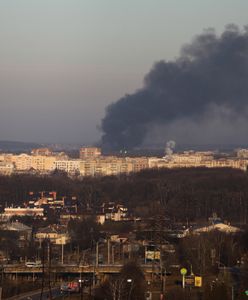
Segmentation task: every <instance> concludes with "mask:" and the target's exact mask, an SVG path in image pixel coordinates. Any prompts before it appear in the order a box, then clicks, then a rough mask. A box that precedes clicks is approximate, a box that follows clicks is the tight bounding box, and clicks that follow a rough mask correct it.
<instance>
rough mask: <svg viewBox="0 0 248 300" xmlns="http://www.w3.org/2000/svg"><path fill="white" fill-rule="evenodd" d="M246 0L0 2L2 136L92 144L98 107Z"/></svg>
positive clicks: (234, 16)
mask: <svg viewBox="0 0 248 300" xmlns="http://www.w3.org/2000/svg"><path fill="white" fill-rule="evenodd" d="M247 11H248V1H247V0H235V1H234V0H218V1H216V0H187V1H184V0H153V1H151V0H125V1H119V0H104V1H103V0H22V1H20V0H1V1H0V41H1V46H0V140H15V141H27V142H28V141H30V142H39V143H77V144H93V143H94V142H97V141H98V140H99V139H100V137H101V131H100V130H99V126H100V124H101V119H102V118H103V117H104V115H105V107H106V106H107V105H108V104H110V103H113V102H115V101H116V100H118V99H119V98H121V97H122V96H124V95H125V94H129V93H133V92H135V90H137V89H138V88H140V87H142V85H143V78H144V76H145V74H147V73H148V72H149V70H150V69H151V67H152V66H153V64H154V63H155V62H157V61H159V60H161V59H164V60H171V59H175V58H176V57H177V56H178V55H179V53H180V49H181V46H182V45H184V44H185V43H188V42H190V41H191V40H192V38H193V37H194V36H195V35H196V34H199V33H201V32H202V31H203V30H204V29H206V28H215V29H216V31H217V33H218V32H219V33H221V32H222V31H223V30H224V28H225V25H226V24H229V23H235V24H237V25H239V26H241V27H242V26H244V25H246V24H248V14H247Z"/></svg>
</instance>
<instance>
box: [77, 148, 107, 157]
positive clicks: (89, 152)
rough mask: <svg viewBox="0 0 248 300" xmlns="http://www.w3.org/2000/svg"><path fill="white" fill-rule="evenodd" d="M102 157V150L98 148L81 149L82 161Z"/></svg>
mask: <svg viewBox="0 0 248 300" xmlns="http://www.w3.org/2000/svg"><path fill="white" fill-rule="evenodd" d="M101 155H102V150H101V148H98V147H83V148H81V149H80V152H79V157H80V159H91V158H96V157H99V156H101Z"/></svg>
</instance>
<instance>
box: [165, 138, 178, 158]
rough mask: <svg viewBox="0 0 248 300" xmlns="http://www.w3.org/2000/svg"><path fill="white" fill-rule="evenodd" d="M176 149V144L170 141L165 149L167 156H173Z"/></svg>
mask: <svg viewBox="0 0 248 300" xmlns="http://www.w3.org/2000/svg"><path fill="white" fill-rule="evenodd" d="M175 147H176V143H175V142H174V141H168V142H167V143H166V147H165V155H167V156H169V157H170V156H171V155H172V154H173V150H174V148H175Z"/></svg>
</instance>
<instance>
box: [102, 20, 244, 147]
mask: <svg viewBox="0 0 248 300" xmlns="http://www.w3.org/2000/svg"><path fill="white" fill-rule="evenodd" d="M247 107H248V26H247V27H245V28H244V30H240V29H239V28H238V27H237V26H236V25H228V26H227V27H226V29H225V31H224V32H223V33H222V34H221V35H220V36H218V35H217V34H216V33H215V31H214V30H212V29H209V30H206V31H204V32H203V34H201V35H199V36H197V37H195V38H194V40H193V42H192V43H191V44H188V45H186V46H184V47H183V48H182V50H181V55H180V57H179V58H178V59H176V60H175V61H167V62H166V61H160V62H158V63H156V64H155V65H154V67H153V68H152V70H151V71H150V72H149V73H148V74H147V75H146V76H145V79H144V87H143V88H141V89H140V90H138V91H136V92H135V93H134V94H132V95H126V96H124V97H123V98H121V99H119V100H118V101H117V102H115V103H113V104H111V105H109V106H108V107H107V109H106V115H105V117H104V119H103V120H102V124H101V129H102V131H103V136H102V144H103V146H105V147H108V148H111V149H115V150H118V149H123V148H125V149H131V148H134V147H136V146H140V145H142V143H143V141H144V139H145V138H146V135H147V133H148V131H149V128H150V127H151V126H153V125H154V124H156V125H162V126H164V125H169V124H171V123H172V122H174V121H177V120H180V119H190V120H194V121H195V122H198V121H200V120H201V118H203V117H204V116H205V115H206V113H207V112H209V111H211V108H220V109H227V110H228V111H229V112H231V114H230V115H231V116H232V117H233V118H234V117H237V116H241V115H242V116H243V115H244V114H246V113H247Z"/></svg>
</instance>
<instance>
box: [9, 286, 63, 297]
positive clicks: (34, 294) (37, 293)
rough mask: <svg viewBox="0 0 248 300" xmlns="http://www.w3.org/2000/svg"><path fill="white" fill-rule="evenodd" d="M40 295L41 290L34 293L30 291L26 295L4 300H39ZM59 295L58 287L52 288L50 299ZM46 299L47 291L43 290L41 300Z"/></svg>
mask: <svg viewBox="0 0 248 300" xmlns="http://www.w3.org/2000/svg"><path fill="white" fill-rule="evenodd" d="M40 293H41V290H36V291H31V292H28V293H23V294H20V295H16V296H13V297H11V298H7V299H5V300H31V299H32V300H40ZM60 295H61V293H60V287H55V288H52V297H53V298H57V297H58V296H60ZM47 299H49V290H48V289H45V290H44V292H43V296H42V300H47Z"/></svg>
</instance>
